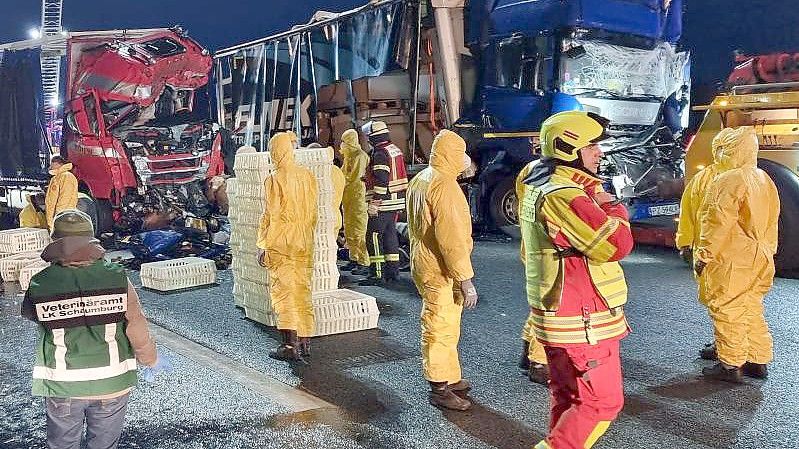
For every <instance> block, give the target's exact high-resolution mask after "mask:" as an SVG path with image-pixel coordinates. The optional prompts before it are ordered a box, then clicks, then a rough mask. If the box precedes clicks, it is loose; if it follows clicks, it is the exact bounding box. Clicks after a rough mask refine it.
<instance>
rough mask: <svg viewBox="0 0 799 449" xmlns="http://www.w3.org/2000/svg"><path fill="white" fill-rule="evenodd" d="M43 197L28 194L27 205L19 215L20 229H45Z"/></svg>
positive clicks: (38, 194) (45, 218)
mask: <svg viewBox="0 0 799 449" xmlns="http://www.w3.org/2000/svg"><path fill="white" fill-rule="evenodd" d="M43 197H44V195H43V194H41V193H37V194H29V195H28V196H27V200H28V204H27V205H26V206H25V207H23V208H22V211H20V213H19V227H20V228H40V229H47V216H46V215H45V212H44V210H45V209H44V199H43Z"/></svg>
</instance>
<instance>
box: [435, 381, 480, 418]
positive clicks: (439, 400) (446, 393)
mask: <svg viewBox="0 0 799 449" xmlns="http://www.w3.org/2000/svg"><path fill="white" fill-rule="evenodd" d="M428 397H429V399H430V403H431V404H432V405H435V406H436V407H441V408H446V409H449V410H457V411H461V412H462V411H464V410H468V409H469V407H471V406H472V403H471V402H470V401H469V400H467V399H463V398H461V397H458V395H456V394H455V393H453V392H452V390H451V389H450V388H449V386H448V385H447V383H446V382H430V393H428Z"/></svg>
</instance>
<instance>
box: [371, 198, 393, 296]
mask: <svg viewBox="0 0 799 449" xmlns="http://www.w3.org/2000/svg"><path fill="white" fill-rule="evenodd" d="M397 215H398V214H397V212H378V213H377V216H376V217H369V223H368V224H367V226H366V247H367V249H368V250H369V271H370V276H372V277H376V278H383V279H386V280H389V279H397V277H399V236H398V235H397Z"/></svg>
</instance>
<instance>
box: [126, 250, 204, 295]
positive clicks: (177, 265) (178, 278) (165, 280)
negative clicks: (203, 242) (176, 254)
mask: <svg viewBox="0 0 799 449" xmlns="http://www.w3.org/2000/svg"><path fill="white" fill-rule="evenodd" d="M141 281H142V287H146V288H151V289H153V290H158V291H171V290H180V289H184V288H192V287H199V286H203V285H209V284H213V283H214V282H216V264H215V263H214V261H213V260H208V259H202V258H200V257H183V258H181V259H173V260H165V261H162V262H151V263H145V264H142V266H141Z"/></svg>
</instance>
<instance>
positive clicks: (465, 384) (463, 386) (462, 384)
mask: <svg viewBox="0 0 799 449" xmlns="http://www.w3.org/2000/svg"><path fill="white" fill-rule="evenodd" d="M448 386H449V389H450V390H452V391H454V392H456V393H461V392H463V393H466V392H468V391H470V390H471V389H472V383H471V382H469V381H468V380H466V379H461V380H459V381H457V382H456V383H454V384H449V385H448Z"/></svg>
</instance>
